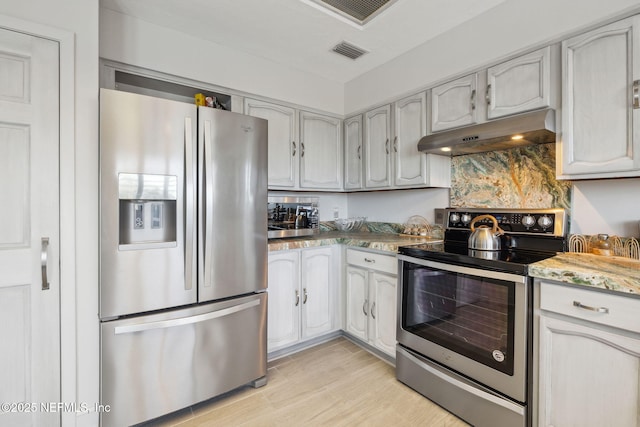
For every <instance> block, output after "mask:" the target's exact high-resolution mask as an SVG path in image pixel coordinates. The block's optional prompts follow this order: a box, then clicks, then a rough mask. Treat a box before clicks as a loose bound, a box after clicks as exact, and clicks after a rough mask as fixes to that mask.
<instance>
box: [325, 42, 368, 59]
mask: <svg viewBox="0 0 640 427" xmlns="http://www.w3.org/2000/svg"><path fill="white" fill-rule="evenodd" d="M331 50H333V51H334V52H335V53H339V54H340V55H342V56H346V57H347V58H350V59H358V58H360V57H361V56H362V55H364V54H365V53H367V51H366V50H364V49H362V48H360V47H358V46H354V45H352V44H351V43H347V42H340V43H338V44H337V45H335V46H334V47H333V49H331Z"/></svg>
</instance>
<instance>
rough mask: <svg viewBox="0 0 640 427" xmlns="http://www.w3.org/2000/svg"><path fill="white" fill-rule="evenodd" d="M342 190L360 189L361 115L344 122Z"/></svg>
mask: <svg viewBox="0 0 640 427" xmlns="http://www.w3.org/2000/svg"><path fill="white" fill-rule="evenodd" d="M344 152H345V159H344V188H345V190H359V189H361V188H362V115H357V116H354V117H350V118H348V119H346V120H345V121H344Z"/></svg>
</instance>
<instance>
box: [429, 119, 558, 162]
mask: <svg viewBox="0 0 640 427" xmlns="http://www.w3.org/2000/svg"><path fill="white" fill-rule="evenodd" d="M555 132H556V112H555V110H553V109H551V108H547V109H544V110H538V111H533V112H530V113H523V114H518V115H515V116H510V117H505V118H502V119H497V120H492V121H489V122H486V123H481V124H479V125H472V126H467V127H463V128H459V129H453V130H450V131H445V132H438V133H435V134H432V135H427V136H424V137H422V138H421V139H420V141H419V142H418V150H419V151H421V152H423V153H431V154H441V155H449V156H460V155H463V154H474V153H484V152H487V151H498V150H506V149H508V148H514V147H521V146H524V145H532V144H546V143H549V142H555V141H556V133H555Z"/></svg>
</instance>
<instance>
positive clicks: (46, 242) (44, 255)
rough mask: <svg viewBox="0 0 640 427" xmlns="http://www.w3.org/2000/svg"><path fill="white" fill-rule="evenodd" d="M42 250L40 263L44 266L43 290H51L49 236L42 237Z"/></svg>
mask: <svg viewBox="0 0 640 427" xmlns="http://www.w3.org/2000/svg"><path fill="white" fill-rule="evenodd" d="M41 240H42V252H41V253H40V263H41V266H42V290H43V291H47V290H49V278H48V277H47V255H48V252H49V238H48V237H43V238H42V239H41Z"/></svg>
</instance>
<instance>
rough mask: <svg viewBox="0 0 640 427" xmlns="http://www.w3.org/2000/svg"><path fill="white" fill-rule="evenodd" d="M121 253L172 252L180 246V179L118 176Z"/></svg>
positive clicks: (164, 176) (150, 176) (168, 176)
mask: <svg viewBox="0 0 640 427" xmlns="http://www.w3.org/2000/svg"><path fill="white" fill-rule="evenodd" d="M118 198H119V204H120V208H119V215H120V220H119V230H118V231H119V245H118V249H120V250H136V249H152V248H168V247H175V246H177V243H176V208H177V206H176V202H177V199H178V178H177V177H176V176H173V175H149V174H132V173H120V174H118Z"/></svg>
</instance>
